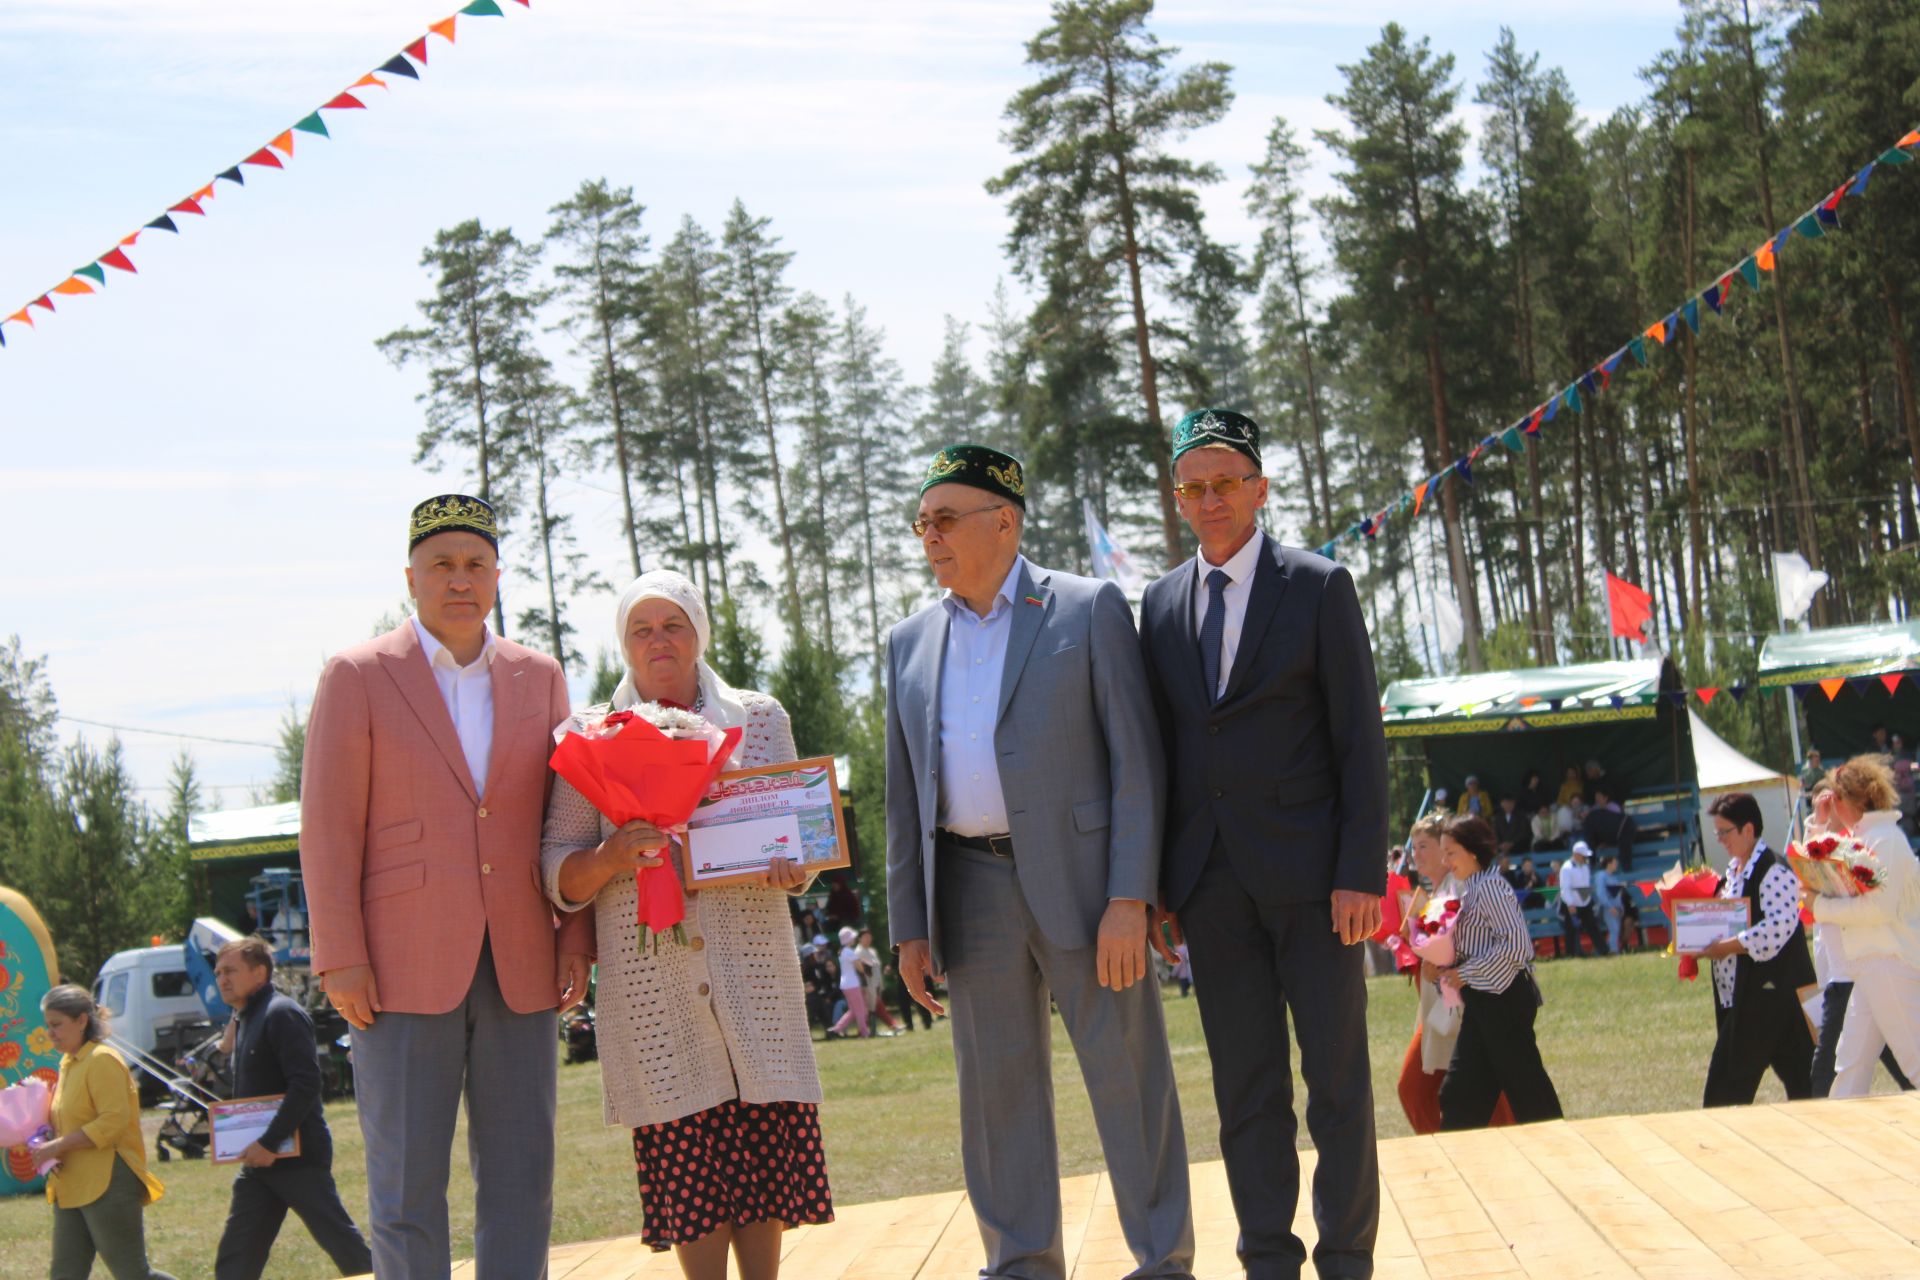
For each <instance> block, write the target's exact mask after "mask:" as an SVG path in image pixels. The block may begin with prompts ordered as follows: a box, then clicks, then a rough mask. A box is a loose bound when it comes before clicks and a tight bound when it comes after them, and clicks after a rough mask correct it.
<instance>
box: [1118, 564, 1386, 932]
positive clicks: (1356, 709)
mask: <svg viewBox="0 0 1920 1280" xmlns="http://www.w3.org/2000/svg"><path fill="white" fill-rule="evenodd" d="M1255 536H1256V537H1264V536H1265V535H1262V534H1256V535H1255ZM1195 563H1196V562H1195V561H1193V560H1189V561H1187V562H1186V563H1185V564H1183V565H1181V566H1180V567H1179V568H1177V569H1174V570H1172V571H1171V572H1169V573H1167V574H1165V575H1164V576H1162V577H1161V578H1159V579H1158V580H1157V581H1155V582H1154V583H1153V584H1152V585H1151V586H1149V587H1148V588H1147V593H1146V599H1145V600H1144V601H1143V602H1142V605H1141V610H1140V645H1141V650H1142V652H1143V653H1144V654H1145V657H1146V668H1147V682H1148V685H1149V687H1150V688H1151V690H1152V692H1153V700H1154V709H1155V710H1156V711H1157V712H1158V713H1159V717H1160V729H1161V734H1162V738H1163V740H1164V742H1165V744H1166V756H1167V773H1168V805H1167V826H1166V851H1165V856H1164V857H1163V859H1162V872H1161V883H1162V892H1163V895H1164V901H1165V903H1166V905H1167V907H1168V909H1169V910H1174V911H1177V910H1179V909H1180V907H1181V906H1182V905H1183V904H1184V903H1185V902H1186V900H1187V895H1188V894H1190V893H1192V892H1193V886H1194V885H1195V884H1196V883H1197V882H1198V881H1199V879H1200V871H1201V869H1202V868H1203V867H1204V866H1205V865H1206V862H1207V858H1208V857H1209V855H1210V854H1211V852H1212V850H1213V846H1214V843H1215V842H1216V841H1218V842H1219V843H1220V844H1221V845H1222V846H1224V849H1225V852H1226V856H1227V858H1228V859H1229V860H1230V862H1231V864H1232V867H1233V869H1234V872H1235V873H1236V874H1237V875H1238V876H1239V879H1240V882H1241V884H1242V885H1243V886H1244V887H1245V889H1246V890H1247V892H1248V893H1249V894H1250V895H1252V896H1253V897H1254V899H1255V900H1256V901H1260V902H1263V903H1290V902H1316V901H1321V900H1324V899H1326V898H1329V897H1330V896H1331V895H1332V891H1333V890H1335V889H1349V890H1354V891H1357V892H1361V893H1374V894H1379V893H1384V892H1385V891H1386V857H1387V743H1386V734H1385V732H1384V730H1383V729H1382V727H1381V721H1380V697H1379V687H1378V685H1377V684H1376V682H1375V678H1374V672H1373V650H1372V648H1371V646H1370V645H1369V643H1368V639H1367V626H1366V620H1365V619H1364V618H1363V617H1362V616H1361V613H1360V601H1359V597H1358V596H1357V595H1356V594H1355V593H1354V588H1353V575H1351V574H1350V573H1348V572H1347V570H1346V569H1345V568H1344V567H1342V566H1341V565H1338V564H1336V563H1334V562H1333V561H1331V560H1328V559H1325V558H1324V557H1322V556H1317V555H1314V554H1312V553H1310V552H1306V551H1296V550H1294V549H1293V548H1291V547H1283V546H1281V545H1280V544H1279V543H1277V542H1275V541H1273V540H1272V539H1271V538H1267V539H1266V544H1265V554H1263V555H1261V556H1260V557H1258V559H1257V560H1256V561H1255V568H1254V574H1253V583H1252V586H1251V587H1250V589H1249V590H1250V594H1249V596H1248V600H1247V616H1246V622H1245V624H1244V625H1243V626H1242V628H1241V633H1240V646H1239V649H1238V652H1237V654H1236V656H1235V658H1234V663H1233V670H1232V672H1231V673H1230V675H1229V677H1228V680H1227V691H1226V693H1225V695H1224V696H1223V697H1221V699H1220V700H1219V701H1218V702H1215V701H1214V700H1213V697H1212V694H1213V691H1212V690H1211V689H1208V688H1206V687H1205V684H1206V680H1205V677H1204V676H1203V675H1202V673H1201V667H1200V644H1199V636H1198V628H1197V626H1196V625H1195V622H1194V617H1193V589H1194V578H1195V575H1196V573H1197V570H1196V568H1195Z"/></svg>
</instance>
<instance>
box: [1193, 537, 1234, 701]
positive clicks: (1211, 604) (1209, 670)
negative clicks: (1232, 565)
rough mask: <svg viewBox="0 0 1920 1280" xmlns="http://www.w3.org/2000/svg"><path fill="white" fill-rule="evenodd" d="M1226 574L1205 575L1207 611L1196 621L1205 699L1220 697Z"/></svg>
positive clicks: (1224, 628) (1225, 622) (1224, 633)
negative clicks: (1204, 680) (1198, 628)
mask: <svg viewBox="0 0 1920 1280" xmlns="http://www.w3.org/2000/svg"><path fill="white" fill-rule="evenodd" d="M1231 581H1232V579H1231V578H1229V577H1227V571H1226V570H1225V569H1215V570H1214V571H1213V572H1212V573H1209V574H1208V575H1207V614H1206V616H1205V617H1204V618H1202V619H1201V620H1200V671H1201V673H1202V674H1203V675H1204V676H1205V677H1206V680H1207V701H1209V702H1218V701H1219V700H1220V692H1219V691H1220V646H1221V644H1222V642H1224V641H1225V640H1226V638H1227V583H1229V582H1231Z"/></svg>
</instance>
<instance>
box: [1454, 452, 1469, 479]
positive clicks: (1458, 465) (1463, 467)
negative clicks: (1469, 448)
mask: <svg viewBox="0 0 1920 1280" xmlns="http://www.w3.org/2000/svg"><path fill="white" fill-rule="evenodd" d="M1453 469H1454V472H1455V473H1456V474H1457V475H1459V477H1460V478H1461V479H1462V480H1465V481H1466V482H1467V483H1468V484H1472V483H1473V464H1472V463H1471V462H1469V461H1468V460H1467V459H1465V458H1459V459H1456V460H1455V461H1454V464H1453Z"/></svg>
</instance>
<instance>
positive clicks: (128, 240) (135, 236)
mask: <svg viewBox="0 0 1920 1280" xmlns="http://www.w3.org/2000/svg"><path fill="white" fill-rule="evenodd" d="M139 239H140V233H139V232H138V231H133V232H129V233H128V234H126V235H124V236H121V237H120V247H121V248H122V249H128V248H131V247H133V245H134V243H135V242H136V241H138V240H139Z"/></svg>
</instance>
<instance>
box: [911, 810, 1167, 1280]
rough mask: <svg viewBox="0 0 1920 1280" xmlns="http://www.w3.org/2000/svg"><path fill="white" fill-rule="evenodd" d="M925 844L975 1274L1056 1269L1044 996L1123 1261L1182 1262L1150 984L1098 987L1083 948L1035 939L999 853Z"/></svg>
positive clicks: (1048, 1274)
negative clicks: (931, 850)
mask: <svg viewBox="0 0 1920 1280" xmlns="http://www.w3.org/2000/svg"><path fill="white" fill-rule="evenodd" d="M935 856H936V857H937V858H938V859H939V864H938V866H937V868H936V874H937V876H938V898H937V901H938V904H939V905H938V910H939V913H940V929H941V936H942V939H943V943H942V946H943V951H944V956H945V961H946V973H947V987H948V991H949V993H950V997H951V999H950V1009H951V1013H952V1023H953V1045H954V1066H955V1072H956V1075H957V1077H958V1084H959V1094H960V1132H961V1161H962V1165H963V1167H964V1171H965V1174H966V1184H967V1195H968V1198H969V1200H970V1201H971V1203H972V1206H973V1211H974V1215H975V1217H976V1218H977V1219H978V1222H979V1227H980V1237H981V1242H982V1243H983V1245H984V1246H985V1249H986V1255H987V1267H986V1269H985V1270H984V1271H983V1272H982V1273H981V1274H982V1275H983V1276H995V1277H1000V1276H1005V1277H1018V1278H1020V1280H1063V1278H1064V1277H1065V1275H1066V1260H1065V1246H1064V1237H1063V1231H1062V1227H1061V1209H1060V1167H1059V1165H1060V1162H1059V1147H1058V1141H1057V1138H1056V1134H1055V1129H1054V1106H1053V1082H1052V1075H1051V1071H1050V1063H1051V1048H1050V1046H1051V1039H1052V1020H1051V1015H1050V1013H1049V1010H1048V1001H1049V997H1050V996H1051V999H1052V1001H1053V1002H1054V1003H1055V1004H1057V1005H1058V1007H1059V1010H1060V1017H1061V1021H1062V1022H1063V1023H1064V1024H1065V1026H1066V1029H1067V1035H1068V1037H1069V1039H1070V1040H1071V1041H1072V1042H1073V1046H1074V1052H1075V1054H1076V1056H1077V1058H1078V1060H1079V1063H1080V1070H1081V1075H1082V1077H1083V1079H1084V1080H1085V1082H1086V1089H1087V1094H1088V1098H1089V1100H1090V1102H1091V1103H1092V1107H1093V1116H1094V1124H1095V1127H1096V1128H1097V1129H1098V1131H1099V1134H1100V1145H1101V1149H1102V1151H1103V1152H1104V1154H1105V1156H1106V1161H1107V1172H1108V1179H1109V1182H1110V1184H1111V1186H1112V1188H1113V1195H1114V1200H1115V1205H1116V1207H1117V1208H1118V1210H1119V1216H1120V1226H1121V1232H1122V1234H1123V1235H1124V1236H1125V1238H1126V1241H1127V1246H1128V1248H1129V1249H1130V1250H1131V1251H1132V1253H1133V1256H1134V1259H1135V1261H1136V1264H1137V1268H1136V1270H1134V1271H1132V1272H1130V1273H1128V1274H1129V1275H1131V1276H1139V1277H1148V1276H1152V1277H1185V1276H1190V1275H1191V1270H1192V1265H1193V1247H1194V1246H1193V1221H1192V1210H1191V1205H1190V1201H1189V1198H1188V1189H1187V1151H1186V1138H1185V1133H1184V1131H1183V1130H1182V1128H1181V1124H1180V1104H1179V1099H1178V1096H1177V1095H1176V1093H1175V1091H1174V1081H1173V1060H1172V1055H1171V1052H1170V1051H1169V1049H1168V1046H1167V1039H1166V1026H1165V1023H1164V1021H1163V1019H1162V1015H1161V1010H1160V993H1159V990H1158V987H1157V985H1156V984H1155V983H1153V982H1152V981H1151V979H1150V978H1149V980H1148V981H1146V982H1141V983H1136V984H1135V985H1134V986H1133V987H1132V988H1130V989H1129V990H1126V991H1121V992H1115V991H1109V990H1106V989H1105V988H1102V987H1101V986H1099V984H1098V981H1097V978H1096V976H1095V968H1094V958H1095V951H1094V949H1093V948H1091V947H1087V948H1080V949H1076V950H1061V949H1059V948H1057V947H1055V946H1053V945H1052V944H1051V943H1050V942H1048V940H1047V938H1046V935H1045V934H1044V933H1043V932H1042V931H1041V930H1040V928H1039V926H1038V925H1037V924H1036V923H1035V922H1034V918H1033V914H1032V912H1031V911H1030V910H1029V909H1028V906H1027V901H1026V896H1025V894H1024V893H1023V891H1022V890H1021V887H1020V882H1019V876H1018V872H1017V870H1016V868H1015V866H1014V864H1013V862H1012V861H1011V860H1008V859H1003V858H996V857H994V856H993V855H992V854H983V853H976V852H973V851H970V850H964V849H954V848H952V847H950V846H942V847H941V848H940V849H939V851H938V852H937V854H936V855H935ZM1033 856H1036V857H1037V856H1044V854H1039V853H1036V854H1034V855H1033Z"/></svg>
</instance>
